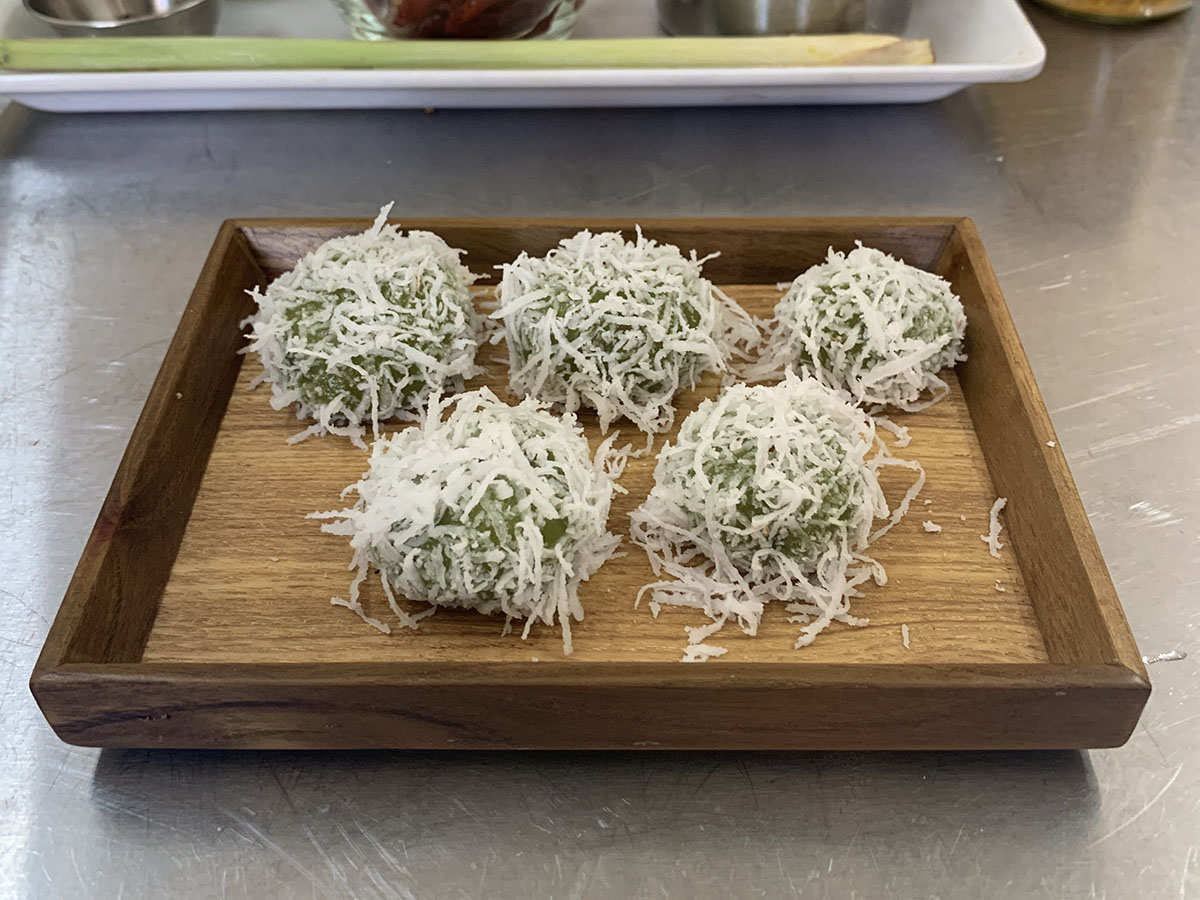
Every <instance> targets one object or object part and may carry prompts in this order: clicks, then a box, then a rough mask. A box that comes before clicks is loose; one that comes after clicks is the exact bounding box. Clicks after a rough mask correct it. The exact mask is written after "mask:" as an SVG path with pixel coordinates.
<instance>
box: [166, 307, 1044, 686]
mask: <svg viewBox="0 0 1200 900" xmlns="http://www.w3.org/2000/svg"><path fill="white" fill-rule="evenodd" d="M727 291H728V292H729V293H730V294H731V296H733V297H735V298H736V299H738V300H739V301H741V302H742V304H743V306H744V307H745V308H746V309H747V311H748V312H750V313H751V314H754V315H768V314H769V313H770V311H771V309H772V308H773V306H774V302H775V300H776V299H777V298H778V296H779V292H778V291H777V290H776V289H775V288H774V287H765V288H764V287H755V286H731V287H727ZM482 359H483V361H484V363H485V365H486V366H487V369H488V373H487V374H486V375H485V376H481V377H480V378H477V379H476V380H474V381H473V382H471V384H470V385H468V387H476V386H480V385H485V384H486V385H487V386H489V387H491V388H492V390H494V391H495V392H496V393H497V394H498V395H499V396H501V397H506V398H507V399H510V400H513V399H515V398H513V397H512V396H511V395H510V394H509V393H508V390H507V373H508V367H507V351H506V350H505V348H504V346H503V345H500V346H498V347H489V348H486V349H485V350H484V351H483V355H482ZM259 371H260V367H259V365H258V363H257V360H255V359H248V360H247V361H246V363H245V364H244V365H243V368H242V372H241V374H240V376H239V379H238V385H237V388H236V389H235V390H234V392H233V396H232V397H231V399H230V403H229V409H228V411H227V412H226V414H225V418H224V421H223V422H222V423H221V429H220V431H219V433H218V435H217V440H216V443H215V445H214V447H213V452H212V455H211V457H210V459H209V464H208V472H207V474H206V476H205V480H204V484H203V487H202V488H201V490H200V494H199V496H198V497H197V498H196V504H195V507H194V508H193V510H192V516H191V520H190V522H189V523H188V527H187V531H186V532H185V534H184V538H183V544H182V546H181V547H180V550H179V555H178V557H177V559H176V561H175V567H174V570H173V572H172V573H171V578H170V581H169V582H168V583H167V586H166V590H165V592H164V593H163V598H162V602H161V606H160V609H159V613H158V616H157V618H156V620H155V623H154V627H153V629H152V631H151V633H150V639H149V642H148V643H147V646H146V650H145V655H144V659H145V660H147V661H158V662H166V661H171V662H218V661H219V662H286V661H294V660H311V661H339V662H344V661H363V660H385V659H396V660H426V661H431V662H432V661H450V660H461V661H471V660H475V661H488V660H494V661H502V660H508V661H515V660H525V661H529V660H530V659H531V658H532V657H537V658H538V660H539V661H540V662H544V663H547V664H552V663H554V662H555V661H558V660H561V659H563V655H562V646H561V638H560V636H559V633H558V630H557V629H553V630H551V629H549V628H547V627H545V626H540V627H536V628H535V629H534V631H533V632H532V634H531V635H530V637H529V639H527V640H521V639H520V637H519V635H518V634H513V635H510V636H507V637H505V636H502V635H501V633H500V632H501V627H502V625H503V619H502V618H501V617H485V616H480V615H478V614H476V613H472V612H469V611H450V610H440V611H438V612H437V613H436V614H435V615H434V616H433V617H431V618H429V619H426V620H424V621H423V622H422V624H421V627H420V628H419V629H418V630H416V631H412V630H409V629H397V630H394V631H393V633H392V634H391V635H384V634H380V633H379V632H377V631H375V630H374V629H372V628H370V627H368V626H367V625H366V624H364V623H363V622H362V621H361V620H360V619H359V618H358V617H357V616H355V615H354V614H352V613H351V612H349V611H348V610H346V609H342V608H338V607H333V606H331V605H330V603H329V598H330V597H331V596H334V595H337V596H343V597H344V596H346V589H347V584H348V582H349V577H350V576H349V574H348V573H347V571H346V566H347V563H348V561H349V557H350V551H349V546H348V542H347V539H346V538H344V537H338V536H332V535H327V534H323V533H322V532H321V531H320V523H319V522H316V521H314V520H310V519H306V518H305V516H306V514H307V513H310V512H313V511H315V510H329V509H340V508H342V507H343V506H344V505H345V503H343V502H342V501H340V500H339V499H338V497H339V494H340V492H341V491H342V489H343V488H344V487H346V486H347V485H349V484H352V483H353V482H355V481H357V480H358V478H359V476H360V475H361V474H362V472H363V471H364V470H365V468H366V453H365V452H364V451H361V450H357V449H355V448H354V447H353V445H352V444H351V443H350V442H349V441H348V440H345V439H343V438H337V437H323V438H310V439H309V440H307V441H304V442H302V443H300V444H296V445H291V446H289V445H288V444H287V443H286V440H287V438H288V437H289V436H290V435H292V434H295V433H296V432H297V431H298V430H299V429H300V428H301V427H302V425H301V423H300V422H298V421H297V420H296V417H295V414H294V412H293V411H291V410H283V411H278V412H277V411H275V410H273V409H271V407H270V404H269V403H268V398H269V396H270V394H269V388H267V387H265V386H264V387H261V388H259V389H258V390H255V391H250V390H248V389H247V388H248V385H249V382H250V379H251V378H252V377H253V376H254V375H256V374H257V373H258V372H259ZM951 383H952V385H953V386H954V388H953V391H952V393H951V395H950V397H948V398H947V400H946V401H944V402H942V403H939V404H937V405H936V406H934V407H932V408H931V409H930V410H928V411H927V412H924V413H921V414H917V415H909V416H897V417H896V421H897V422H899V423H901V424H904V425H907V426H909V427H910V429H911V434H912V443H911V444H910V446H909V447H908V448H906V449H905V450H903V451H899V450H897V451H895V452H896V453H897V455H900V456H905V457H907V458H913V459H918V460H919V461H920V462H921V463H922V465H924V466H925V469H926V472H927V476H928V480H927V483H926V488H925V490H924V491H923V493H922V495H921V498H920V499H918V501H917V502H916V503H915V505H914V506H913V508H912V510H911V512H910V514H909V515H908V517H907V518H906V519H905V520H904V522H903V523H902V524H901V525H900V526H898V527H896V528H895V529H893V531H892V532H891V533H889V534H888V535H885V536H884V538H883V539H882V540H881V541H880V542H879V544H878V545H877V547H876V548H875V556H876V558H877V559H878V560H879V561H880V562H881V563H883V565H884V567H885V568H886V569H887V572H888V579H889V580H888V583H887V584H886V585H884V586H874V585H872V586H871V587H870V588H868V589H867V592H866V596H864V597H863V598H862V599H861V600H859V601H857V602H856V603H855V607H854V608H855V612H856V613H857V614H859V615H865V616H868V617H869V618H870V619H871V625H870V626H868V627H866V628H853V627H850V626H846V625H841V624H835V625H834V626H832V627H831V628H830V630H829V631H827V632H826V633H825V634H823V635H822V636H821V637H820V638H819V639H818V640H817V641H816V643H815V644H814V645H812V646H810V647H807V648H805V649H803V650H794V649H792V644H793V642H794V640H795V638H796V635H797V633H798V631H799V626H797V625H793V624H789V623H788V622H787V614H786V613H785V612H784V610H783V609H782V606H780V605H775V606H771V607H768V610H767V613H766V614H765V616H764V621H763V625H762V628H761V630H760V632H759V634H758V636H757V637H754V638H751V637H748V636H746V635H743V634H742V633H741V631H740V629H738V628H736V627H733V626H729V627H727V628H726V629H725V630H723V631H722V632H721V633H720V635H718V636H714V637H713V638H712V639H711V641H710V642H711V643H715V644H719V645H723V646H726V647H728V648H729V650H730V652H729V654H728V655H727V656H726V657H724V658H723V659H724V660H727V661H732V660H734V659H740V660H749V661H774V662H796V663H819V662H831V661H841V662H865V661H874V662H895V663H908V662H914V661H922V662H951V661H954V662H975V663H982V662H1036V661H1043V660H1045V659H1046V654H1045V649H1044V646H1043V641H1042V637H1041V632H1040V630H1039V627H1038V622H1037V619H1036V616H1035V614H1034V611H1033V608H1032V605H1031V604H1030V601H1029V596H1028V594H1027V592H1026V590H1025V586H1024V581H1023V579H1022V576H1021V571H1020V567H1019V566H1018V564H1017V561H1016V558H1015V557H1014V556H1013V554H1012V552H1011V551H1008V550H1006V551H1004V552H1002V553H1001V557H1000V559H994V558H992V557H991V556H990V555H989V554H988V550H987V546H986V545H985V544H984V543H983V541H981V540H980V535H981V534H986V533H987V530H988V510H989V508H990V507H991V505H992V502H993V500H995V497H996V494H995V489H994V488H993V486H992V481H991V477H990V475H989V473H988V469H987V466H986V465H985V463H984V460H983V455H982V451H981V450H980V447H979V443H978V441H977V440H976V438H975V433H974V431H973V429H972V427H971V420H970V415H969V413H968V411H967V409H966V406H965V404H964V401H963V397H962V393H961V391H960V390H959V389H958V387H957V382H956V380H954V379H953V378H952V379H951ZM718 389H719V378H718V377H717V376H715V375H710V376H709V377H707V378H706V379H705V381H704V384H703V385H701V386H700V388H698V389H697V390H695V391H687V392H685V393H684V394H682V395H681V396H680V397H679V398H678V401H677V409H678V416H677V419H676V430H677V428H678V424H679V423H680V422H682V420H683V417H684V416H685V415H686V414H687V413H688V412H690V411H691V410H693V409H695V407H696V405H697V404H698V403H699V402H700V400H701V399H702V398H704V397H709V396H714V395H715V394H716V392H717V391H718ZM581 418H582V420H583V421H584V422H585V429H586V432H587V435H588V437H589V439H590V440H591V442H592V445H593V446H595V445H596V444H597V443H598V442H599V441H600V440H601V439H602V435H601V433H600V431H599V428H598V427H597V426H596V423H595V421H594V417H592V416H590V415H587V416H583V417H581ZM622 436H623V438H628V439H629V440H630V441H632V442H634V443H635V445H636V446H640V445H641V442H642V440H643V438H642V436H641V434H640V433H639V432H637V431H636V430H635V429H633V428H631V427H628V426H627V427H626V429H625V430H624V431H623V432H622ZM670 437H672V435H667V438H670ZM662 442H663V438H661V437H660V438H659V439H658V440H657V442H656V444H655V449H656V450H657V449H658V448H659V447H660V446H661V445H662ZM654 464H655V459H654V456H653V455H651V456H648V457H643V458H640V459H634V460H631V461H630V464H629V466H628V468H627V469H626V472H625V474H624V476H623V477H622V478H621V482H620V483H621V485H622V486H623V487H625V488H626V489H627V490H628V491H629V493H628V494H626V495H623V496H622V495H617V496H616V497H615V499H614V503H613V510H612V514H611V516H610V520H609V528H610V530H611V531H613V532H614V533H615V534H618V535H623V536H627V535H628V532H629V513H630V511H631V510H632V509H634V508H635V507H636V506H637V505H638V504H640V503H641V502H642V500H643V499H644V498H645V496H646V494H647V493H648V491H649V490H650V487H651V486H652V485H653V470H654ZM911 481H912V473H911V472H909V471H907V470H896V469H886V470H884V480H883V483H884V486H885V488H886V490H887V495H888V497H889V498H890V499H892V500H895V499H897V498H899V497H901V496H902V495H903V493H904V490H905V489H906V488H907V487H908V485H909V484H910V483H911ZM352 499H353V498H351V500H352ZM925 499H928V500H930V501H931V503H930V505H925V504H924V503H923V500H925ZM962 517H965V521H964V520H963V518H962ZM925 520H931V521H935V522H937V523H938V524H940V525H941V526H942V528H943V531H942V533H941V534H931V533H927V532H925V531H924V529H923V528H922V522H923V521H925ZM879 524H882V522H880V523H879ZM624 549H625V550H626V551H627V555H626V556H624V557H621V558H617V559H614V560H610V561H609V562H608V563H606V564H605V566H604V567H603V568H602V569H601V570H600V572H599V573H597V574H596V575H595V576H593V578H592V579H591V581H590V582H588V583H587V584H586V585H584V587H583V589H582V591H581V594H580V596H581V600H582V602H583V605H584V609H585V611H586V616H585V619H584V621H583V622H581V623H576V624H575V625H574V626H573V629H572V631H573V634H574V645H575V652H574V654H573V659H575V660H630V661H635V660H636V661H660V662H668V661H671V660H676V659H678V658H679V656H680V655H681V654H682V649H683V647H684V645H685V644H686V634H685V632H684V630H683V626H684V625H699V624H702V623H703V622H706V621H707V619H706V618H705V617H704V616H703V615H702V614H700V613H698V612H695V611H691V610H681V609H671V608H664V609H663V611H662V613H661V614H660V615H659V617H658V619H657V620H656V619H654V618H653V617H652V616H651V614H650V612H649V610H648V609H647V608H646V606H645V604H643V605H642V606H641V607H640V608H639V609H635V608H634V599H635V597H636V596H637V593H638V590H639V589H640V588H641V587H642V586H643V585H645V584H647V583H649V582H651V581H653V580H654V576H653V573H652V572H651V570H650V566H649V563H648V562H647V560H646V555H645V553H644V552H643V551H642V550H641V549H640V548H639V547H636V546H634V545H633V544H632V543H630V542H628V541H626V544H625V547H624ZM997 582H999V583H1000V586H1001V587H1003V588H1004V590H1003V591H999V590H997V588H996V583H997ZM364 597H365V599H364V603H365V604H366V606H367V610H368V613H369V614H370V615H374V616H376V617H379V618H381V619H383V620H384V621H393V622H394V617H393V616H392V615H391V613H390V611H389V610H388V609H387V605H386V601H385V600H384V598H383V596H382V591H381V589H380V587H379V584H378V581H377V580H376V579H374V578H372V579H371V581H370V582H368V585H367V586H366V587H365V589H364ZM409 608H410V610H412V611H416V610H418V609H423V608H425V607H424V605H423V604H409ZM901 624H907V625H908V627H909V633H910V649H907V650H906V649H905V648H904V646H903V644H902V643H901V634H900V626H901ZM718 664H720V661H713V662H710V663H707V664H706V665H718Z"/></svg>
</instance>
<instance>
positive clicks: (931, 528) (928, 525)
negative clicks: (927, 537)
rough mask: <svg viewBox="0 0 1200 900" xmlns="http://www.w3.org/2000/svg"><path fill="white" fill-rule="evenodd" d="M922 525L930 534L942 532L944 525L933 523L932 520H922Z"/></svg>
mask: <svg viewBox="0 0 1200 900" xmlns="http://www.w3.org/2000/svg"><path fill="white" fill-rule="evenodd" d="M921 526H922V527H923V528H924V529H925V530H926V531H928V532H929V533H930V534H941V533H942V526H941V525H937V524H935V523H933V522H930V521H925V522H922V523H921Z"/></svg>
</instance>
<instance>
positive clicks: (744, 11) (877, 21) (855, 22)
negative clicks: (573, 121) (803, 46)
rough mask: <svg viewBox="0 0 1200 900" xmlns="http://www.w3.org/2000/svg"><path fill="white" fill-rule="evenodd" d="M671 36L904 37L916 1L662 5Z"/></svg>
mask: <svg viewBox="0 0 1200 900" xmlns="http://www.w3.org/2000/svg"><path fill="white" fill-rule="evenodd" d="M657 3H658V21H659V24H660V25H662V27H663V29H664V30H665V31H667V32H669V33H671V34H744V35H759V34H845V33H847V32H853V31H871V32H878V33H882V34H899V33H901V32H902V31H904V27H905V25H906V24H907V23H908V16H909V12H910V10H911V9H912V0H657Z"/></svg>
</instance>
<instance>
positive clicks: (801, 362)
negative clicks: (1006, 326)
mask: <svg viewBox="0 0 1200 900" xmlns="http://www.w3.org/2000/svg"><path fill="white" fill-rule="evenodd" d="M966 325H967V317H966V314H965V313H964V312H963V306H962V303H961V302H960V301H959V299H958V297H957V296H955V294H954V292H953V290H951V287H950V284H949V283H948V282H947V281H946V280H945V279H944V278H941V277H939V276H937V275H934V274H933V273H931V272H926V271H924V270H923V269H918V268H916V267H915V266H910V265H908V264H907V263H904V262H901V261H899V260H897V259H895V258H893V257H891V256H889V255H888V254H886V253H883V252H882V251H880V250H874V249H872V248H870V247H864V246H862V245H861V244H859V245H858V247H857V249H855V250H851V251H850V252H849V253H846V254H843V253H838V252H836V251H834V250H833V249H832V248H831V249H830V251H829V255H828V257H827V258H826V260H825V262H824V263H821V264H820V265H816V266H813V267H812V268H810V269H809V270H808V271H806V272H805V273H804V274H802V275H800V276H799V277H798V278H796V280H795V281H793V282H792V284H791V287H790V288H789V289H788V291H787V293H786V294H785V295H784V297H783V298H782V299H781V300H780V301H779V303H778V305H777V306H776V308H775V317H774V319H773V320H772V322H771V323H770V334H769V337H768V340H767V343H766V348H765V350H764V353H763V361H762V364H761V365H760V366H758V367H756V368H755V370H754V371H756V372H758V373H759V374H762V373H763V372H765V371H767V370H774V371H779V370H782V369H784V368H787V367H789V366H791V367H794V368H797V369H798V370H803V371H806V372H809V373H811V374H812V375H813V376H814V377H816V378H817V379H818V380H820V381H822V382H824V383H825V384H827V385H829V386H831V387H835V388H839V389H841V390H845V391H847V392H848V393H849V394H850V395H851V396H852V397H854V399H855V400H856V401H857V402H860V403H867V404H873V405H875V404H877V405H887V406H893V407H896V408H898V409H902V410H908V411H911V412H915V411H917V410H920V409H924V408H925V407H927V406H929V405H931V404H932V403H934V402H936V401H937V400H939V399H941V398H942V397H943V396H945V394H946V392H947V390H948V386H947V385H946V382H945V381H944V380H943V379H942V378H941V377H940V376H939V374H938V373H939V372H941V370H942V369H944V368H945V367H947V366H953V365H954V364H955V363H957V362H960V361H962V360H964V359H966V354H965V353H964V352H963V335H964V333H965V330H966Z"/></svg>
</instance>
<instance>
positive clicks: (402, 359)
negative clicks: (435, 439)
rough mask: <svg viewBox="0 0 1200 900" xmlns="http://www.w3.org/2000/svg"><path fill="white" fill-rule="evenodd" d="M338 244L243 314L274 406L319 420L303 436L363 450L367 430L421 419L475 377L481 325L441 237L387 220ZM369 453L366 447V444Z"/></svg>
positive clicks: (454, 256) (305, 261)
mask: <svg viewBox="0 0 1200 900" xmlns="http://www.w3.org/2000/svg"><path fill="white" fill-rule="evenodd" d="M386 213H387V210H386V209H385V210H384V211H383V212H382V213H380V216H379V218H378V219H377V220H376V221H375V224H374V226H373V227H371V228H370V229H369V230H367V231H366V232H364V233H363V234H357V235H350V236H347V237H339V238H334V239H333V240H330V241H327V242H326V243H324V244H322V245H321V246H320V247H318V248H317V249H315V250H313V251H312V252H311V253H308V254H307V255H305V256H304V257H303V258H302V259H301V260H300V261H299V262H298V263H297V264H296V267H295V268H294V269H292V270H291V271H290V272H287V273H285V274H283V275H281V276H280V277H279V278H277V279H275V281H273V282H272V283H271V284H270V285H269V286H268V287H267V289H266V290H265V291H263V292H261V293H260V292H257V291H255V292H253V296H254V298H255V300H257V301H258V311H257V312H256V313H255V314H254V315H253V316H251V317H250V318H249V319H247V323H248V324H249V325H250V327H251V331H250V337H251V343H250V346H249V348H248V350H250V351H254V352H257V353H258V354H259V358H260V359H261V361H262V364H263V374H262V376H261V380H265V381H269V382H270V383H271V387H272V398H271V403H272V406H274V407H275V408H276V409H283V408H284V407H287V406H290V405H292V404H296V407H297V416H298V417H300V418H302V419H315V420H316V422H315V424H314V425H312V426H311V427H310V428H309V429H307V430H305V431H303V432H301V433H300V434H299V435H297V436H296V439H303V438H304V437H307V436H308V435H309V434H322V433H325V432H329V433H333V434H342V435H346V436H349V437H351V438H352V439H353V440H354V441H355V442H356V443H358V444H360V445H363V444H362V434H363V432H364V430H365V428H364V426H365V424H366V423H370V424H371V426H372V429H373V432H374V433H375V434H376V435H378V432H379V422H380V420H382V419H388V418H393V417H395V418H402V419H405V418H407V419H414V418H416V414H417V412H418V411H419V410H420V409H421V408H422V407H423V406H424V405H425V403H426V401H427V400H428V398H429V396H430V395H431V394H432V393H433V392H435V391H441V390H443V389H446V388H450V389H461V388H462V385H463V382H464V380H465V379H466V378H469V377H471V376H472V375H474V374H476V373H477V371H478V369H477V368H476V366H475V351H476V350H477V348H478V346H479V342H480V337H481V323H480V320H479V317H478V316H477V314H476V312H475V307H474V304H473V302H472V299H471V283H472V282H473V281H474V280H475V276H473V275H472V274H471V272H470V271H468V270H467V268H466V267H465V266H463V265H462V263H461V262H460V260H459V251H457V250H454V249H452V248H451V247H449V246H447V244H446V242H445V241H443V240H442V239H441V238H439V237H438V236H437V235H435V234H431V233H429V232H424V231H412V232H409V233H407V234H404V233H402V232H401V231H400V229H399V228H398V227H396V226H389V225H386V224H385V222H386V220H385V216H386ZM364 446H365V445H364Z"/></svg>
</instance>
